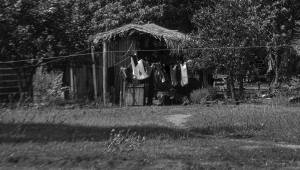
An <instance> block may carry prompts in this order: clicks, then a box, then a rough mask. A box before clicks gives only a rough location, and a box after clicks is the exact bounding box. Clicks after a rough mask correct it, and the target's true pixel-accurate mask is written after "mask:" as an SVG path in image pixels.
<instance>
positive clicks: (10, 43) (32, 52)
mask: <svg viewBox="0 0 300 170" xmlns="http://www.w3.org/2000/svg"><path fill="white" fill-rule="evenodd" d="M89 3H93V1H88V0H86V1H79V0H74V1H68V0H63V1H56V0H47V1H46V0H0V16H1V17H0V25H1V27H0V33H1V34H0V61H2V62H5V63H6V64H8V65H10V66H11V67H12V68H13V69H14V70H15V71H16V72H17V74H18V79H19V91H20V94H23V92H27V91H29V97H31V98H32V97H33V91H32V77H33V75H34V73H35V70H36V68H37V67H38V66H40V65H41V64H42V63H44V62H48V61H50V60H49V58H51V57H56V56H62V55H68V54H74V53H75V52H76V51H79V50H83V49H86V48H87V47H88V46H89V44H88V41H87V39H88V36H89V33H90V32H89V30H90V28H89V26H90V24H88V22H90V21H91V18H92V13H93V12H91V11H90V9H89V8H88V7H89V6H88V5H87V4H89ZM54 67H55V66H54ZM21 80H26V83H25V84H24V83H22V82H21ZM22 97H23V95H22V96H21V99H22Z"/></svg>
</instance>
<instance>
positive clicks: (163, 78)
mask: <svg viewBox="0 0 300 170" xmlns="http://www.w3.org/2000/svg"><path fill="white" fill-rule="evenodd" d="M151 67H155V68H156V69H157V71H158V74H159V76H160V79H161V81H162V82H163V83H164V82H165V81H167V80H168V77H167V74H166V72H165V70H164V68H163V67H162V66H161V65H160V64H158V63H153V64H152V66H151Z"/></svg>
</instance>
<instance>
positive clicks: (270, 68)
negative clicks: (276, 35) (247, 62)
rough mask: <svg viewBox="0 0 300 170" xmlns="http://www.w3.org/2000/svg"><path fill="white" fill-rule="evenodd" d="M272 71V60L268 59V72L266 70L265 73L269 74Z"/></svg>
mask: <svg viewBox="0 0 300 170" xmlns="http://www.w3.org/2000/svg"><path fill="white" fill-rule="evenodd" d="M272 70H273V65H272V59H269V61H268V70H267V73H269V72H270V71H272Z"/></svg>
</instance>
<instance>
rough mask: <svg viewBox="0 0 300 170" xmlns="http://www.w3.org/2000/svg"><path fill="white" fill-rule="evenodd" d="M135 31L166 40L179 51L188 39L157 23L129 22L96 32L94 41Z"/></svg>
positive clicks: (105, 39) (126, 34)
mask: <svg viewBox="0 0 300 170" xmlns="http://www.w3.org/2000/svg"><path fill="white" fill-rule="evenodd" d="M133 33H139V34H149V35H150V36H153V37H155V38H157V39H159V40H160V41H162V40H164V42H165V43H166V45H167V47H168V48H170V49H172V50H176V51H178V52H179V51H180V49H181V48H182V44H183V42H184V41H186V40H188V36H187V35H185V34H183V33H180V32H178V31H177V30H169V29H166V28H163V27H161V26H158V25H155V24H144V25H137V24H128V25H125V26H122V27H119V28H116V29H113V30H110V31H107V32H102V33H98V34H96V35H95V36H94V38H93V42H94V43H95V44H97V43H99V42H104V41H109V40H111V39H114V38H116V37H126V36H130V35H132V34H133Z"/></svg>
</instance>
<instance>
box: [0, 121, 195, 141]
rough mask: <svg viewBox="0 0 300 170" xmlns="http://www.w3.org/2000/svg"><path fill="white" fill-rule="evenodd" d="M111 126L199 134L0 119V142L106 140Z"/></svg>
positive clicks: (165, 135) (149, 134)
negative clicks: (2, 121) (10, 121)
mask: <svg viewBox="0 0 300 170" xmlns="http://www.w3.org/2000/svg"><path fill="white" fill-rule="evenodd" d="M112 129H115V132H119V131H121V130H124V131H125V132H124V133H126V132H127V131H128V129H129V133H130V134H131V133H134V132H135V133H136V135H140V136H142V137H146V138H147V139H149V138H155V139H182V138H186V137H194V138H195V137H199V136H197V135H195V134H194V133H190V132H188V131H185V130H180V129H175V128H174V129H173V128H168V127H161V126H157V125H148V126H127V127H126V126H124V127H122V126H119V127H95V126H92V127H88V126H79V125H78V126H76V125H65V124H46V123H43V124H35V123H32V124H28V123H27V124H12V123H10V124H5V123H0V143H23V142H36V143H39V142H40V143H45V142H54V141H59V142H78V141H82V142H83V141H95V142H97V141H105V140H109V137H110V133H111V131H112Z"/></svg>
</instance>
